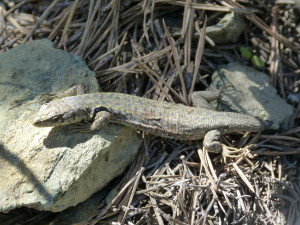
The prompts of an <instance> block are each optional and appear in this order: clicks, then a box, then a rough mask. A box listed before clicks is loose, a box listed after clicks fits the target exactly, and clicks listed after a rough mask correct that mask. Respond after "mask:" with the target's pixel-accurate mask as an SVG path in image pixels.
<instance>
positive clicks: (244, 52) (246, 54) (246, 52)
mask: <svg viewBox="0 0 300 225" xmlns="http://www.w3.org/2000/svg"><path fill="white" fill-rule="evenodd" d="M240 52H241V54H242V56H243V57H244V58H247V59H251V57H252V53H251V51H250V50H249V49H248V48H245V47H240Z"/></svg>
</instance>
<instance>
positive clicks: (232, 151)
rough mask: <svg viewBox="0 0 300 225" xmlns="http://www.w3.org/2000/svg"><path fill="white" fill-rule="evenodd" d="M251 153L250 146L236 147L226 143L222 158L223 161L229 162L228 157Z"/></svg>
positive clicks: (223, 146)
mask: <svg viewBox="0 0 300 225" xmlns="http://www.w3.org/2000/svg"><path fill="white" fill-rule="evenodd" d="M248 153H249V148H248V147H245V148H240V149H239V148H235V147H230V146H226V145H224V144H223V145H222V159H223V162H224V163H226V162H227V158H231V159H235V158H239V157H242V156H243V155H247V154H248Z"/></svg>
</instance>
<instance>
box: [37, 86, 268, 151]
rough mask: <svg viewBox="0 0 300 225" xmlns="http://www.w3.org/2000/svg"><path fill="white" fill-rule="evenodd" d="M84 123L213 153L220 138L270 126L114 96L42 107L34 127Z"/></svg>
mask: <svg viewBox="0 0 300 225" xmlns="http://www.w3.org/2000/svg"><path fill="white" fill-rule="evenodd" d="M83 121H86V122H90V123H91V125H90V127H89V130H90V131H94V130H98V129H101V128H102V127H103V126H105V125H106V124H107V123H108V122H113V123H119V124H123V125H126V126H129V127H132V128H135V129H137V130H141V131H144V132H146V133H150V134H153V135H156V136H161V137H165V138H172V139H178V140H200V139H203V138H204V143H205V142H207V144H206V146H207V149H208V150H209V151H213V152H216V153H217V152H220V151H221V148H220V143H219V141H218V140H217V139H218V136H220V134H227V133H234V132H241V131H247V132H260V131H262V130H264V129H265V128H267V127H268V126H269V125H270V122H269V121H263V120H261V119H259V118H256V117H254V116H250V115H247V114H241V113H236V112H223V111H216V110H212V109H208V108H205V107H202V108H201V107H191V106H185V105H182V104H175V103H170V102H165V101H163V102H159V101H155V100H151V99H147V98H142V97H138V96H133V95H128V94H122V93H113V92H104V93H90V94H81V95H76V96H69V97H63V98H60V99H55V100H53V101H50V102H48V103H45V104H43V105H42V106H41V108H40V110H39V112H38V114H37V116H36V118H35V120H34V121H33V125H34V126H36V127H52V126H62V125H68V124H72V123H78V122H83ZM216 131H217V133H216ZM212 134H213V135H212ZM216 136H217V138H215V137H216ZM206 137H207V138H206ZM206 139H207V140H208V141H205V140H206Z"/></svg>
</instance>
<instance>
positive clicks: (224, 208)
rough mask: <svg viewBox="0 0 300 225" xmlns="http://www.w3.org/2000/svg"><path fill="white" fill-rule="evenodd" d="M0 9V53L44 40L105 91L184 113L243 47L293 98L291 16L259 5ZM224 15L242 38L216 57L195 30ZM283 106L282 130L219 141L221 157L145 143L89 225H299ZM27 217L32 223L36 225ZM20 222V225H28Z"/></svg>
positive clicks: (114, 2) (293, 132)
mask: <svg viewBox="0 0 300 225" xmlns="http://www.w3.org/2000/svg"><path fill="white" fill-rule="evenodd" d="M4 2H5V3H7V5H10V7H9V8H7V10H5V9H4V8H2V7H1V5H0V35H1V36H0V51H1V52H4V51H7V50H8V49H10V48H12V47H14V46H16V45H18V44H21V43H24V42H26V41H29V40H31V39H39V38H48V39H50V40H52V41H53V42H55V43H56V46H57V47H58V48H62V49H65V50H66V51H68V52H71V53H74V54H77V55H80V56H81V57H82V58H83V59H84V60H85V61H86V63H87V65H88V66H89V68H90V69H91V70H93V71H94V72H95V73H96V75H97V79H98V81H99V84H100V86H101V88H102V89H103V90H104V91H115V92H123V93H130V94H135V95H139V96H147V97H149V98H153V99H157V100H158V101H161V100H167V101H171V102H180V103H183V104H186V105H189V104H190V103H191V100H190V98H191V93H192V92H193V91H194V89H195V87H196V85H197V89H199V88H201V89H204V88H205V87H207V86H208V85H209V82H210V75H211V74H212V72H213V71H214V70H216V68H217V66H219V65H221V64H224V63H227V62H228V59H234V60H237V61H242V59H241V58H240V56H239V54H238V52H237V48H238V47H239V46H248V47H249V48H251V49H253V50H256V51H257V54H258V55H259V56H260V57H262V58H263V59H264V60H265V61H266V62H267V63H266V67H265V68H263V69H264V70H265V72H267V73H269V75H270V77H271V82H272V84H273V86H274V87H276V88H277V89H278V92H279V93H280V95H281V96H282V97H284V98H285V99H287V98H288V97H289V96H292V97H293V96H297V94H298V93H299V84H300V83H299V73H300V70H299V65H300V60H299V56H300V52H299V38H300V33H299V30H297V29H296V25H295V23H296V20H297V18H296V17H295V16H294V15H293V13H292V11H293V10H292V9H291V6H290V5H284V4H277V5H275V4H274V3H272V2H270V1H258V0H252V1H251V0H250V1H249V4H246V3H245V4H242V1H241V3H238V2H235V1H232V0H225V1H218V0H215V1H214V0H211V1H206V2H205V3H201V4H199V3H196V1H193V0H186V1H180V0H176V1H170V0H156V1H150V0H123V1H120V0H111V1H107V0H91V1H87V0H74V1H60V0H55V1H46V0H45V1H30V0H25V1H8V0H6V1H4ZM17 2H19V3H18V4H17ZM245 2H247V1H245ZM230 11H234V12H238V13H239V14H240V15H243V16H244V17H245V19H246V20H247V21H248V22H247V24H248V26H247V30H246V31H245V35H244V37H242V38H241V41H240V42H239V43H238V44H235V45H216V46H215V44H214V43H213V42H212V41H211V40H209V39H208V38H207V37H205V35H204V34H205V32H204V31H205V27H206V26H207V25H211V24H213V23H215V21H216V20H217V19H218V18H220V17H221V16H222V15H224V12H230ZM254 13H256V14H255V15H254ZM178 18H181V22H182V23H181V35H179V36H176V37H175V35H172V33H171V31H170V30H171V28H172V23H173V22H174V21H178ZM293 23H294V24H293ZM195 33H198V34H200V38H196V39H195V37H194V34H195ZM198 37H199V36H198ZM205 40H207V44H206V45H205ZM214 46H215V47H214ZM292 103H293V105H294V107H295V113H294V115H293V117H292V118H291V121H290V130H288V131H286V132H284V133H278V134H273V135H263V134H257V135H250V134H245V135H243V136H242V135H238V136H233V135H229V136H225V137H223V140H222V141H223V143H224V146H223V148H224V150H223V154H222V155H215V154H209V153H208V152H206V151H203V150H202V146H201V143H200V142H199V143H198V142H193V143H187V142H178V141H173V140H165V139H161V138H155V137H145V139H144V145H143V148H142V149H141V151H140V156H139V158H137V159H136V161H135V163H134V164H133V165H131V167H130V168H129V169H128V171H127V172H126V174H125V175H124V178H123V179H122V181H121V182H120V183H119V184H118V185H117V186H114V187H111V188H114V189H115V190H117V191H118V195H117V196H116V197H115V198H114V199H113V201H112V202H111V203H110V204H109V205H107V204H106V203H105V201H103V202H101V203H99V215H98V216H97V217H95V218H91V220H90V221H89V223H90V224H97V223H99V224H101V223H104V222H105V221H114V222H117V223H120V224H292V223H294V222H295V220H296V217H297V216H299V203H298V200H299V196H300V185H299V172H300V171H299V163H298V154H299V153H300V135H299V134H300V128H299V114H300V104H299V102H298V103H297V102H295V101H294V102H293V101H292ZM34 215H35V217H34V218H35V222H37V221H38V222H39V221H43V219H44V217H42V216H40V217H38V216H36V214H34ZM37 215H41V214H38V213H37ZM47 215H48V214H47ZM29 217H30V218H29V219H28V218H24V217H20V218H21V219H20V221H23V224H30V222H32V218H33V216H32V215H31V216H29ZM37 218H38V219H37ZM20 221H18V222H20ZM26 221H27V222H26ZM28 221H29V222H28Z"/></svg>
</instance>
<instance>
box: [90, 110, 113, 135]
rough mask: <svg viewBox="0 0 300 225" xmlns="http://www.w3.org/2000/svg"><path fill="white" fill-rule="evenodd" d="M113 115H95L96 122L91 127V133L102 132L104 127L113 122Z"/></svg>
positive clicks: (105, 113)
mask: <svg viewBox="0 0 300 225" xmlns="http://www.w3.org/2000/svg"><path fill="white" fill-rule="evenodd" d="M112 116H113V115H112V114H111V113H110V112H108V111H100V112H97V113H96V115H95V120H94V122H93V123H92V125H91V126H90V130H91V131H95V130H100V129H101V128H102V127H104V126H105V125H106V124H107V123H108V122H109V121H111V118H112Z"/></svg>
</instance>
